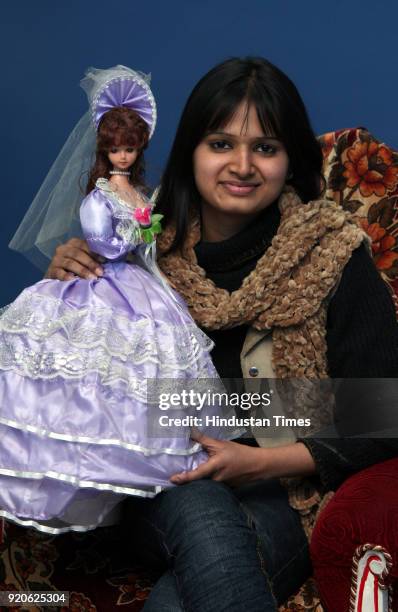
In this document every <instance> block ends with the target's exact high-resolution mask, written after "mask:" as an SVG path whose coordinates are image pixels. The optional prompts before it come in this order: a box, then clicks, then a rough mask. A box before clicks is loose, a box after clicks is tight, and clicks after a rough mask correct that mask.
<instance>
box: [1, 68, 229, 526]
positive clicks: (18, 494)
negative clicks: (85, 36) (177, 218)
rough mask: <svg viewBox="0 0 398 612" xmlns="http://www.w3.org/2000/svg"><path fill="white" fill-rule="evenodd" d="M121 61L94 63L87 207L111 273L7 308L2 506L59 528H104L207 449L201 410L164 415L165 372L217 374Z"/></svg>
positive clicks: (132, 78) (172, 377) (152, 114)
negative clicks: (181, 422) (170, 249)
mask: <svg viewBox="0 0 398 612" xmlns="http://www.w3.org/2000/svg"><path fill="white" fill-rule="evenodd" d="M121 68H123V67H117V69H109V70H106V71H97V74H98V73H99V77H100V78H99V79H98V81H97V82H96V85H95V87H93V89H92V91H91V93H90V95H89V99H90V103H91V111H92V118H93V120H94V124H95V127H96V129H97V143H96V160H95V163H94V166H93V168H92V170H91V173H90V175H89V182H88V187H87V191H88V193H87V196H86V197H85V199H84V200H83V202H82V204H81V208H80V219H81V226H82V230H83V234H84V236H85V238H86V240H87V242H88V244H89V246H90V249H91V250H92V251H93V252H95V253H97V254H99V255H101V256H103V257H104V258H105V260H106V262H105V264H104V267H103V269H104V274H103V276H102V277H100V278H93V279H91V280H85V279H80V278H75V279H73V280H70V281H66V282H61V281H56V280H42V281H40V282H39V283H37V284H35V285H33V286H32V287H29V288H27V289H25V290H24V291H23V292H22V293H21V295H20V296H18V297H17V299H16V300H15V301H14V302H13V303H12V304H11V305H10V306H9V307H7V309H6V310H5V311H4V312H3V314H2V316H1V317H0V341H1V346H2V348H1V350H0V353H1V355H0V433H1V439H2V444H1V448H0V516H3V517H6V518H8V519H11V520H13V521H16V522H18V523H19V524H22V525H26V526H32V527H35V528H37V529H40V530H42V531H46V532H49V533H54V534H56V533H62V532H64V531H68V530H87V529H92V528H95V527H96V526H98V525H99V524H101V523H102V522H103V521H104V519H105V518H106V517H107V516H108V515H109V513H110V512H111V511H112V510H113V508H114V507H115V506H116V505H117V504H118V503H119V502H120V500H121V499H122V498H124V497H126V496H128V495H140V496H149V497H150V496H154V495H155V494H156V493H157V492H159V491H161V490H162V489H163V488H165V487H167V486H172V485H171V483H170V482H169V478H170V476H171V475H172V474H174V473H177V472H181V471H182V470H190V469H193V468H195V467H196V466H197V465H199V463H200V462H202V461H203V460H205V459H206V458H207V455H206V454H205V453H204V452H203V451H202V450H201V447H200V445H199V444H197V443H195V444H194V443H193V441H192V440H190V424H192V422H189V423H188V424H187V425H186V426H184V427H183V428H180V430H179V432H178V435H173V434H172V433H170V432H171V431H172V430H171V429H167V427H166V429H165V430H163V429H162V428H161V427H159V418H160V417H161V416H162V413H161V412H160V411H159V404H158V403H157V401H158V395H159V394H157V390H156V384H157V382H159V381H160V382H162V383H163V382H164V383H165V385H166V386H165V388H169V389H171V388H172V387H173V385H174V382H172V383H171V384H168V383H170V381H178V380H179V381H180V382H181V381H185V380H200V379H216V377H217V374H216V371H215V369H214V366H213V364H212V362H211V359H210V356H209V352H210V350H211V348H212V343H211V341H210V340H209V339H208V338H207V336H205V334H204V333H203V332H201V330H200V329H199V328H198V327H197V326H196V324H195V323H194V321H193V319H192V318H191V316H190V315H189V313H188V310H187V308H186V306H185V304H184V302H183V300H182V299H181V298H180V297H179V296H178V295H177V294H176V293H175V292H174V291H173V290H172V289H171V288H170V287H169V286H168V285H167V284H166V281H165V280H164V279H163V277H162V276H161V273H160V271H159V270H158V268H157V266H156V263H155V254H154V239H155V237H156V234H157V233H159V231H160V230H161V227H160V215H156V214H153V212H152V209H153V202H151V201H150V200H149V199H148V197H147V195H146V188H145V184H144V181H143V150H144V149H145V147H146V146H147V143H148V140H149V138H150V136H151V135H152V133H153V130H154V126H155V122H156V107H155V101H154V99H153V95H152V92H151V90H150V88H149V86H148V83H147V82H146V81H145V79H144V78H143V76H142V75H141V74H140V73H137V72H134V71H132V70H130V69H127V68H124V69H123V70H121ZM129 254H130V256H132V261H129V262H127V261H126V257H127V255H129ZM162 388H163V387H162ZM151 402H152V403H151ZM206 410H208V411H209V410H210V412H211V408H210V407H209V406H207V407H205V410H204V411H202V416H204V414H205V411H206ZM183 413H184V411H183ZM188 413H189V410H188V411H187V412H185V413H184V414H188ZM163 414H165V413H163ZM179 416H181V413H180V415H179ZM164 421H165V419H164V418H163V422H164ZM166 424H167V419H166ZM195 424H197V425H200V423H198V422H197V421H196V422H195ZM173 431H174V432H175V430H173ZM212 435H215V430H214V429H213V430H212ZM223 435H224V437H232V435H227V436H225V434H223ZM220 436H221V433H220Z"/></svg>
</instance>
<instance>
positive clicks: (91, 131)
mask: <svg viewBox="0 0 398 612" xmlns="http://www.w3.org/2000/svg"><path fill="white" fill-rule="evenodd" d="M149 82H150V76H147V75H145V74H143V73H141V72H136V71H134V70H131V69H130V68H127V67H126V66H121V65H118V66H114V67H113V68H108V69H105V70H101V69H97V68H89V69H88V70H87V72H86V75H85V77H84V78H83V79H82V81H81V82H80V85H81V86H82V88H83V89H84V90H85V92H86V94H87V97H88V100H89V105H90V108H89V110H88V111H87V112H86V113H85V114H84V115H83V117H82V118H81V119H80V121H78V123H77V125H76V126H75V127H74V129H73V130H72V132H71V134H70V135H69V137H68V139H67V141H66V142H65V144H64V146H63V147H62V149H61V151H60V153H59V155H58V157H57V159H56V160H55V162H54V164H53V165H52V167H51V169H50V171H49V173H48V174H47V176H46V178H45V180H44V182H43V184H42V185H41V187H40V189H39V191H38V193H37V195H36V196H35V198H34V200H33V202H32V204H31V205H30V207H29V209H28V211H27V212H26V214H25V216H24V218H23V219H22V222H21V224H20V225H19V227H18V229H17V231H16V233H15V235H14V236H13V238H12V240H11V242H10V244H9V247H10V248H11V249H14V250H15V251H19V252H20V253H22V254H23V255H25V256H26V257H27V258H28V259H29V260H30V261H31V262H32V263H34V264H35V265H36V266H38V267H39V268H40V269H42V270H45V269H46V268H47V267H48V264H49V260H51V258H52V256H53V254H54V251H55V249H56V247H57V246H58V245H60V244H62V243H63V242H65V241H66V240H68V239H69V238H72V237H75V236H76V237H82V232H81V227H80V220H79V208H80V204H81V201H82V199H83V197H84V195H85V189H86V185H87V179H88V173H89V170H90V168H91V166H92V164H93V162H94V157H95V145H96V129H97V128H98V124H99V122H100V120H101V117H102V115H103V114H104V113H106V112H107V111H108V110H110V109H111V108H114V107H116V106H127V107H128V108H132V109H133V110H135V111H136V112H137V113H138V114H139V115H140V116H141V117H142V119H144V121H146V122H147V124H148V127H149V134H150V137H151V136H152V134H153V132H154V129H155V125H156V118H157V114H156V104H155V100H154V97H153V94H152V91H151V89H150V87H149Z"/></svg>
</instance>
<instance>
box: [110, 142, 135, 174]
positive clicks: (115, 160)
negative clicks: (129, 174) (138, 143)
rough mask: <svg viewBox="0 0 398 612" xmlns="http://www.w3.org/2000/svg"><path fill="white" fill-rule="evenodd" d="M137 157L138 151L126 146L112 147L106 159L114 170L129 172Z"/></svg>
mask: <svg viewBox="0 0 398 612" xmlns="http://www.w3.org/2000/svg"><path fill="white" fill-rule="evenodd" d="M137 157H138V150H137V149H134V147H127V146H120V147H112V148H111V149H110V151H109V153H108V159H109V161H110V162H111V164H112V165H113V169H114V170H124V171H127V170H129V168H131V166H132V165H133V164H134V162H135V160H136V159H137Z"/></svg>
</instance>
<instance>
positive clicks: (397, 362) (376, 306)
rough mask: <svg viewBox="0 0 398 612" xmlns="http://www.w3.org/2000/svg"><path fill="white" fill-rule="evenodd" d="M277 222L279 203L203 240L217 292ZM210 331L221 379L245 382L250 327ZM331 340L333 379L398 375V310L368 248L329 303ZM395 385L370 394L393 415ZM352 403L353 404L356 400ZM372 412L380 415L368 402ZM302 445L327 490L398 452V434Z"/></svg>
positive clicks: (251, 260) (229, 284)
mask: <svg viewBox="0 0 398 612" xmlns="http://www.w3.org/2000/svg"><path fill="white" fill-rule="evenodd" d="M279 223H280V213H279V210H278V207H277V204H276V203H274V204H273V205H271V206H269V207H268V208H267V209H265V210H264V211H263V212H262V213H261V215H260V216H259V217H258V218H256V219H255V220H254V221H253V222H252V223H250V224H249V225H248V226H247V227H245V228H244V229H243V230H242V231H241V232H239V233H238V234H236V235H235V236H233V237H232V238H229V239H227V240H224V241H221V242H200V243H199V244H198V245H197V246H196V247H195V253H196V256H197V258H198V263H199V265H200V266H201V267H202V268H203V269H204V270H205V271H206V273H207V276H208V278H210V279H211V280H213V281H214V282H215V284H216V285H217V286H218V287H221V288H223V289H227V290H228V291H230V292H232V291H235V290H236V289H238V288H239V287H240V286H241V284H242V282H243V279H244V278H245V277H246V276H247V275H248V274H250V272H251V271H252V270H253V269H254V268H255V266H256V263H257V260H258V259H259V258H260V257H261V256H262V254H263V253H264V251H265V250H266V249H267V248H268V246H269V245H270V244H271V240H272V238H273V236H274V235H275V234H276V232H277V229H278V225H279ZM204 331H205V332H206V333H207V335H208V336H209V337H210V338H211V339H212V340H213V341H214V342H215V348H214V349H213V352H212V358H213V361H214V364H215V367H216V369H217V371H218V373H219V374H220V376H221V377H223V378H224V377H225V378H241V377H242V371H241V366H240V353H241V350H242V346H243V342H244V338H245V336H246V332H247V325H240V326H238V327H235V328H232V329H228V330H216V331H211V330H207V329H205V330H204ZM326 339H327V358H328V367H329V373H330V376H331V377H333V378H360V377H362V378H380V377H382V378H387V377H391V378H396V377H398V324H397V320H396V315H395V310H394V305H393V302H392V299H391V295H390V293H389V289H388V288H387V286H386V284H385V283H384V281H383V280H382V278H381V276H380V274H379V273H378V271H377V269H376V267H375V265H374V263H373V261H372V259H371V257H370V256H369V254H368V252H367V250H366V247H365V246H364V245H362V246H360V247H359V248H358V249H356V250H355V251H354V252H353V254H352V257H351V259H350V261H349V262H348V264H347V265H346V267H345V269H344V272H343V275H342V278H341V281H340V283H339V285H338V288H337V290H336V293H335V294H334V296H333V298H332V299H331V301H330V304H329V308H328V319H327V336H326ZM394 383H395V381H394ZM395 386H397V385H396V384H394V385H388V384H384V383H383V382H382V381H379V382H378V390H377V389H376V390H375V389H373V390H372V392H373V394H376V396H378V400H379V401H381V402H382V405H383V406H385V405H387V406H388V407H389V409H390V412H391V411H392V412H395V410H394V408H395V406H397V410H396V412H397V414H398V398H397V391H396V390H395ZM380 394H381V395H382V396H383V397H382V399H381V400H380V397H379V396H380ZM351 395H352V393H351ZM362 395H363V394H361V397H362ZM384 396H386V397H384ZM352 399H354V401H355V397H354V398H352V397H351V400H352ZM360 408H361V407H360V406H359V409H358V413H359V414H361V413H360ZM369 409H370V410H373V409H377V410H378V408H377V407H375V406H374V402H370V400H369ZM396 418H398V417H396ZM301 441H302V442H303V443H304V444H305V445H306V446H307V448H308V449H309V451H310V452H311V454H312V456H313V458H314V460H315V462H316V464H317V469H318V473H319V476H320V478H321V481H322V483H323V484H324V486H325V488H327V489H334V488H336V487H337V486H338V485H339V484H340V483H341V482H342V481H343V480H344V479H345V478H346V477H347V476H349V475H350V474H353V473H354V472H356V471H358V470H361V469H363V468H365V467H368V466H370V465H373V464H375V463H378V462H380V461H384V460H386V459H389V458H392V457H394V456H397V455H398V434H397V438H393V437H391V438H389V439H385V438H383V439H367V438H361V439H358V438H356V439H353V438H334V439H309V438H306V439H301Z"/></svg>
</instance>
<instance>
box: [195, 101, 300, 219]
mask: <svg viewBox="0 0 398 612" xmlns="http://www.w3.org/2000/svg"><path fill="white" fill-rule="evenodd" d="M193 169H194V177H195V182H196V187H197V189H198V191H199V193H200V195H201V197H202V214H203V213H206V209H207V212H208V213H210V214H212V215H213V217H214V213H216V216H217V218H218V219H219V220H221V218H220V215H221V217H223V216H224V215H225V220H226V221H229V220H232V217H244V218H245V221H247V220H249V219H250V218H251V217H254V216H256V215H257V214H258V213H259V212H260V211H261V210H263V209H264V208H266V207H267V206H269V205H270V204H272V202H274V201H275V200H276V199H277V198H278V196H279V195H280V193H281V191H282V189H283V187H284V184H285V181H286V176H287V174H288V171H289V158H288V156H287V153H286V150H285V148H284V146H283V144H282V143H281V142H280V141H279V140H278V139H277V138H272V137H269V136H265V134H264V131H263V129H262V127H261V124H260V122H259V120H258V116H257V111H256V109H255V107H254V106H250V107H249V109H247V104H246V103H245V102H244V101H243V102H242V103H241V104H240V105H239V106H238V107H237V110H236V112H235V114H234V116H233V117H232V119H231V120H230V122H229V123H228V124H226V125H225V126H223V127H222V128H219V129H217V130H216V131H215V132H212V133H209V134H207V135H206V136H205V137H204V139H203V140H202V141H201V142H200V143H199V145H198V146H197V147H196V149H195V151H194V155H193ZM227 217H228V218H227Z"/></svg>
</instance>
